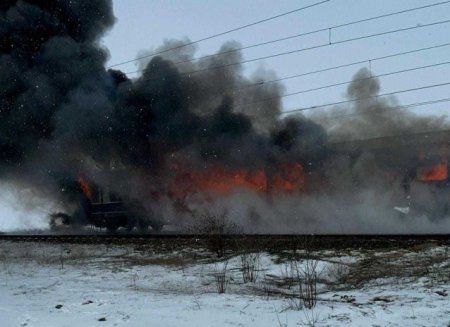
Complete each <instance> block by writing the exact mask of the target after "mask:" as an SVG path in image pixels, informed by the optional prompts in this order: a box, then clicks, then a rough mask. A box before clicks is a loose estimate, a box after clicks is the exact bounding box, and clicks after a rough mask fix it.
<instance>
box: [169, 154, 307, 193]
mask: <svg viewBox="0 0 450 327" xmlns="http://www.w3.org/2000/svg"><path fill="white" fill-rule="evenodd" d="M304 181H305V178H304V171H303V167H302V166H301V165H300V164H299V163H294V164H285V165H282V166H281V167H280V170H279V171H278V172H277V173H276V174H274V175H273V176H271V177H268V176H267V175H266V173H265V172H264V170H262V169H257V170H243V169H242V170H233V169H230V168H224V167H214V168H206V169H204V170H202V171H200V170H192V171H188V172H184V173H180V174H178V175H177V176H176V178H175V179H174V181H173V183H172V184H171V186H170V194H171V195H172V196H173V198H175V199H177V200H182V199H184V198H185V197H186V196H187V195H188V194H193V193H204V192H208V193H213V194H219V195H222V194H227V193H230V192H232V191H234V190H236V189H239V188H241V189H248V190H252V191H254V192H256V193H260V194H263V193H267V192H269V191H270V192H273V193H292V192H295V191H296V190H299V189H300V188H301V186H302V185H303V184H304Z"/></svg>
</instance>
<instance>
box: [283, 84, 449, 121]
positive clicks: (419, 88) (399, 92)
mask: <svg viewBox="0 0 450 327" xmlns="http://www.w3.org/2000/svg"><path fill="white" fill-rule="evenodd" d="M447 85H450V82H446V83H439V84H433V85H426V86H420V87H415V88H412V89H406V90H400V91H395V92H389V93H383V94H378V95H372V96H368V97H362V98H355V99H350V100H344V101H338V102H332V103H326V104H322V105H318V106H312V107H307V108H299V109H291V110H287V111H283V112H282V114H283V115H289V114H292V113H294V112H300V111H307V110H313V109H319V108H325V107H330V106H336V105H340V104H344V103H352V102H356V101H361V100H369V99H377V98H381V97H386V96H390V95H396V94H401V93H407V92H414V91H420V90H425V89H431V88H435V87H441V86H447Z"/></svg>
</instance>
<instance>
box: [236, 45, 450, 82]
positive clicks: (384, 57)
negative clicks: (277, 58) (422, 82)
mask: <svg viewBox="0 0 450 327" xmlns="http://www.w3.org/2000/svg"><path fill="white" fill-rule="evenodd" d="M448 46H450V43H443V44H438V45H433V46H430V47H425V48H419V49H414V50H409V51H404V52H397V53H393V54H390V55H386V56H382V57H375V58H370V59H366V60H360V61H354V62H350V63H347V64H343V65H338V66H332V67H327V68H323V69H318V70H313V71H309V72H306V73H301V74H296V75H290V76H285V77H280V78H276V79H272V80H267V81H261V82H255V83H251V84H247V85H244V86H240V87H238V88H236V89H235V90H242V89H245V88H250V87H254V86H262V85H266V84H270V83H276V82H281V81H284V80H288V79H293V78H298V77H303V76H308V75H314V74H319V73H324V72H328V71H331V70H336V69H340V68H346V67H351V66H356V65H360V64H365V63H369V62H375V61H379V60H384V59H389V58H394V57H399V56H404V55H407V54H412V53H417V52H422V51H427V50H433V49H438V48H442V47H448Z"/></svg>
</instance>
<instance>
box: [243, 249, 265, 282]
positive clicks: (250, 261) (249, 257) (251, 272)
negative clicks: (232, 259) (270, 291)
mask: <svg viewBox="0 0 450 327" xmlns="http://www.w3.org/2000/svg"><path fill="white" fill-rule="evenodd" d="M260 262H261V254H260V253H246V254H242V255H241V270H242V279H243V280H244V283H254V282H256V280H257V279H258V274H259V268H260Z"/></svg>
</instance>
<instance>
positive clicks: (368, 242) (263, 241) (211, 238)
mask: <svg viewBox="0 0 450 327" xmlns="http://www.w3.org/2000/svg"><path fill="white" fill-rule="evenodd" d="M0 241H12V242H45V243H67V244H115V245H120V244H123V245H126V244H135V245H154V244H158V245H161V244H168V245H170V246H211V244H213V245H214V244H215V245H217V246H223V245H226V246H227V247H230V248H234V247H237V248H239V247H244V246H245V247H255V248H256V247H257V248H262V249H292V248H314V249H333V248H408V247H413V246H416V245H420V244H424V243H427V244H428V243H433V244H436V245H450V234H433V235H276V234H270V235H267V234H266V235H261V234H258V235H218V234H213V235H204V234H201V235H197V234H106V233H105V234H0Z"/></svg>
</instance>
